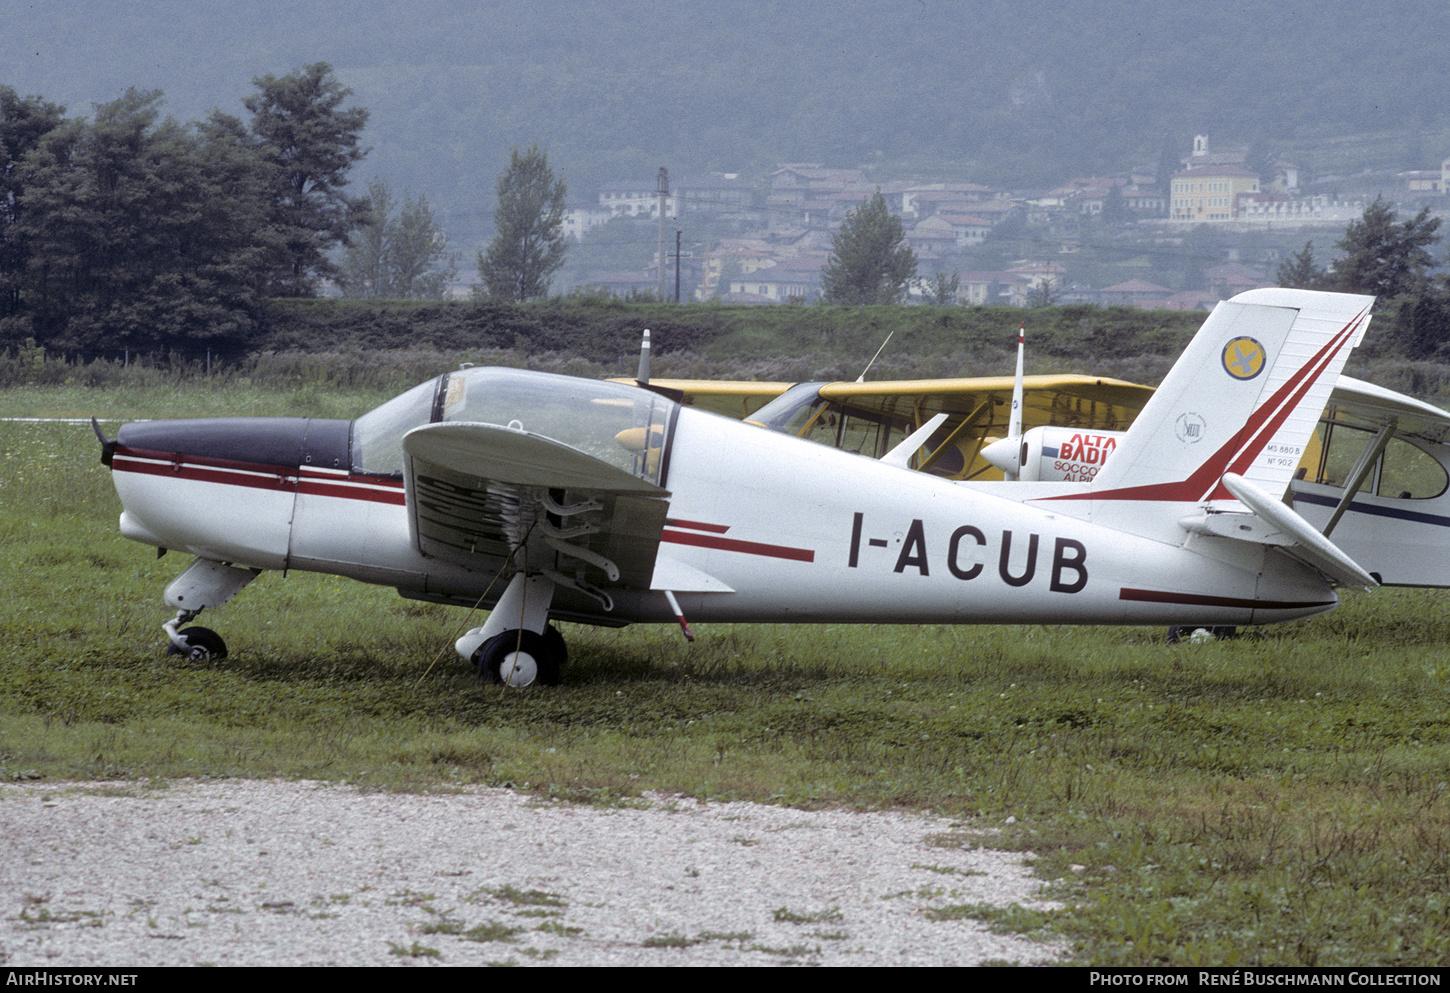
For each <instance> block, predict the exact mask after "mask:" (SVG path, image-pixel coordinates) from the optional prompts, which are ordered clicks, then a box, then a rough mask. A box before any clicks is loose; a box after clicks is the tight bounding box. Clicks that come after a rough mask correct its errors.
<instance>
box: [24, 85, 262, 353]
mask: <svg viewBox="0 0 1450 993" xmlns="http://www.w3.org/2000/svg"><path fill="white" fill-rule="evenodd" d="M160 102H161V93H160V92H159V91H137V90H134V89H132V90H128V91H127V92H126V94H125V96H123V97H121V98H120V99H119V100H115V101H112V102H111V103H108V104H101V105H99V106H97V107H96V109H95V117H94V119H93V120H91V121H86V120H72V121H67V122H65V123H64V124H63V125H62V126H60V127H58V128H56V129H54V130H52V131H50V132H49V133H47V134H46V135H45V136H44V137H43V138H42V140H41V141H40V143H39V145H38V146H37V147H36V148H35V149H34V150H33V151H32V152H31V153H29V154H28V155H27V156H26V158H25V162H24V168H23V170H22V173H23V181H24V183H25V194H24V197H23V198H22V200H21V207H22V208H23V210H22V213H21V215H20V220H19V222H18V233H19V234H20V235H21V236H22V237H23V238H24V240H25V242H26V244H27V246H28V248H29V259H28V261H27V269H26V277H25V280H26V287H25V289H26V292H27V294H28V295H29V298H30V299H29V302H28V314H27V316H28V317H29V319H30V322H31V325H32V326H33V328H34V332H35V337H36V338H37V340H39V341H40V342H41V343H42V344H45V345H49V346H52V347H59V348H62V349H66V350H75V349H91V348H97V347H105V348H113V349H119V348H122V347H128V348H152V349H164V348H174V347H183V346H189V345H195V344H198V343H201V342H217V343H224V344H226V345H228V346H232V347H235V346H237V345H239V344H242V343H243V341H244V339H245V336H246V333H247V332H248V331H250V330H251V328H252V327H253V322H254V319H255V314H256V309H257V304H258V295H257V288H258V286H259V284H260V282H261V280H260V273H261V272H262V270H263V269H264V267H265V263H266V259H267V253H266V250H265V240H264V239H263V238H262V237H261V236H260V234H259V228H261V227H263V226H264V225H265V223H266V220H265V218H266V213H267V210H266V208H267V189H266V186H265V182H264V179H265V171H264V170H262V169H260V168H259V160H258V158H257V157H256V154H255V150H254V149H253V148H252V146H251V143H250V141H249V140H248V137H247V136H246V134H245V133H243V132H240V131H239V130H238V129H237V128H236V127H232V126H231V124H235V123H236V122H235V121H232V122H231V124H229V123H228V122H227V120H226V119H225V118H220V117H219V118H214V119H213V121H211V122H209V123H208V124H205V125H202V126H192V125H181V124H178V123H177V122H175V121H174V120H172V119H170V118H167V119H166V120H164V121H160V122H158V121H157V117H158V109H157V108H158V105H159V104H160Z"/></svg>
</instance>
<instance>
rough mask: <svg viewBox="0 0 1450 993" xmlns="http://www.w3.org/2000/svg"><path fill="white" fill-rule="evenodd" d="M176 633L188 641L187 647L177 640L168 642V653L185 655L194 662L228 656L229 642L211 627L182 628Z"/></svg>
mask: <svg viewBox="0 0 1450 993" xmlns="http://www.w3.org/2000/svg"><path fill="white" fill-rule="evenodd" d="M176 633H177V634H178V635H180V636H181V639H182V640H183V641H185V642H186V646H187V647H186V649H184V650H183V649H182V648H180V647H179V646H178V645H177V644H176V642H174V641H172V642H167V644H166V654H167V655H185V656H186V657H187V658H189V659H191V661H193V662H205V661H206V660H207V659H224V658H226V657H227V643H226V642H225V641H222V636H221V635H219V634H217V633H216V632H215V631H213V630H212V629H211V628H204V627H193V628H182V629H181V630H180V631H178V632H176Z"/></svg>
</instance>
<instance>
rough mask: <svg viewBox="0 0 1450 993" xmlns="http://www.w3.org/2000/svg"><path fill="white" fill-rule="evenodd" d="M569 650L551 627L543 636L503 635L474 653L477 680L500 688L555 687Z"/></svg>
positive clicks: (484, 644)
mask: <svg viewBox="0 0 1450 993" xmlns="http://www.w3.org/2000/svg"><path fill="white" fill-rule="evenodd" d="M568 660H569V649H568V647H567V646H566V645H565V644H564V636H563V635H562V634H560V633H559V629H558V628H556V627H554V626H553V625H552V624H551V625H549V626H548V627H546V628H545V629H544V633H543V634H537V633H535V632H533V631H526V630H515V631H504V632H503V633H502V634H496V635H494V636H493V637H492V638H490V639H488V640H487V641H485V642H484V643H483V644H481V645H479V646H478V648H477V649H476V650H475V651H474V653H473V658H472V661H473V665H474V668H475V669H477V670H478V677H479V678H480V679H482V680H484V681H485V682H488V683H493V684H495V685H500V686H532V685H534V684H535V683H537V684H539V685H540V686H558V685H559V680H560V678H561V676H562V672H563V669H564V664H565V663H566V662H568Z"/></svg>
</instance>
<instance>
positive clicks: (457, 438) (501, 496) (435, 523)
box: [403, 422, 669, 589]
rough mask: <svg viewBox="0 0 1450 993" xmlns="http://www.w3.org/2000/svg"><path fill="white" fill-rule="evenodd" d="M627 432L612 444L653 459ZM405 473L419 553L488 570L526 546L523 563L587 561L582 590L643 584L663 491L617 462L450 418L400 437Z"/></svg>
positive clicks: (567, 566) (568, 565)
mask: <svg viewBox="0 0 1450 993" xmlns="http://www.w3.org/2000/svg"><path fill="white" fill-rule="evenodd" d="M630 434H631V432H628V431H626V432H621V435H620V437H619V438H618V439H617V440H618V442H619V444H620V445H622V446H625V447H626V448H632V450H638V451H640V453H641V455H640V457H641V458H646V459H648V458H650V457H655V458H658V453H659V449H658V447H654V448H650V447H647V446H646V444H644V438H643V437H640V438H634V437H626V435H630ZM639 434H640V435H641V436H642V435H643V431H642V429H641V430H640V431H639ZM657 437H658V436H656V438H657ZM403 476H404V482H405V485H406V488H407V502H408V527H409V531H410V533H411V534H412V538H413V541H414V543H415V544H416V546H417V548H418V550H419V551H420V552H422V553H423V554H424V555H428V556H432V557H435V558H439V559H442V560H444V561H446V562H450V563H453V564H455V565H459V566H462V567H464V568H465V569H476V570H489V571H492V570H495V569H497V568H499V565H500V560H501V559H503V558H505V557H506V556H508V555H510V554H511V553H512V552H514V550H515V549H518V548H520V547H521V546H527V549H528V551H527V553H526V554H527V555H528V557H529V568H530V569H534V568H539V569H551V570H554V571H557V572H559V573H560V574H568V573H574V572H576V571H577V570H578V568H579V567H580V566H586V567H592V568H593V570H595V571H594V572H593V573H591V574H590V576H589V579H588V581H587V583H586V584H585V585H586V586H589V587H593V586H596V585H605V584H619V585H623V586H631V587H637V588H642V589H648V588H649V585H650V579H651V577H652V575H653V573H654V568H655V555H656V552H657V550H658V548H659V541H660V535H661V533H662V531H663V529H664V523H665V512H666V511H667V509H668V508H669V493H668V491H666V490H664V489H662V488H660V487H659V486H656V485H655V484H654V483H651V482H649V481H647V480H645V479H641V478H639V477H638V476H635V475H634V474H632V473H630V472H628V471H626V470H624V469H621V468H619V467H618V466H615V465H611V464H610V463H608V462H605V461H603V460H601V459H598V458H595V457H594V456H592V455H589V454H588V453H586V452H583V451H580V450H579V449H577V448H572V447H570V446H569V445H565V444H563V443H561V442H558V441H555V440H553V439H552V438H546V437H544V436H542V435H538V434H533V433H531V432H528V431H523V430H518V429H515V428H508V427H501V426H499V425H496V424H478V423H466V422H465V423H458V422H448V423H441V424H429V425H426V426H424V427H420V428H415V429H414V430H412V431H409V432H408V434H407V435H405V436H404V438H403ZM558 559H562V560H563V561H558Z"/></svg>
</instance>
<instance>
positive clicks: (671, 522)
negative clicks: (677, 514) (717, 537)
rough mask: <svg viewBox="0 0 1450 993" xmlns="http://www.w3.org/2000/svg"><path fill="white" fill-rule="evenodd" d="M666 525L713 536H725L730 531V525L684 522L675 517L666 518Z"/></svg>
mask: <svg viewBox="0 0 1450 993" xmlns="http://www.w3.org/2000/svg"><path fill="white" fill-rule="evenodd" d="M665 524H666V525H668V526H669V527H674V528H688V529H689V530H691V531H709V532H710V533H711V534H724V533H725V532H726V531H729V530H730V525H728V524H701V523H700V522H699V521H682V520H678V519H677V518H674V517H666V518H665Z"/></svg>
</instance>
